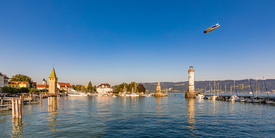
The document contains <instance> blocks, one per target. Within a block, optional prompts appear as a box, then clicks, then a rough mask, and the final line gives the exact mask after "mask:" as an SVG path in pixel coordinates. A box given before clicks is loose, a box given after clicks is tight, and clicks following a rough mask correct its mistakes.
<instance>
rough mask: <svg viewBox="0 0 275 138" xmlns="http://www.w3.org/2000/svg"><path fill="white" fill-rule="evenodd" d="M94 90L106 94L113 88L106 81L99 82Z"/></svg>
mask: <svg viewBox="0 0 275 138" xmlns="http://www.w3.org/2000/svg"><path fill="white" fill-rule="evenodd" d="M96 91H97V92H98V94H99V95H103V94H108V93H112V92H113V88H112V86H111V85H110V84H108V83H101V84H100V85H98V86H97V88H96Z"/></svg>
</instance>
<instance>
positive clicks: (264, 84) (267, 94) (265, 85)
mask: <svg viewBox="0 0 275 138" xmlns="http://www.w3.org/2000/svg"><path fill="white" fill-rule="evenodd" d="M263 79H264V77H263ZM264 86H265V92H266V94H267V97H268V98H269V95H268V91H267V88H266V83H265V79H264Z"/></svg>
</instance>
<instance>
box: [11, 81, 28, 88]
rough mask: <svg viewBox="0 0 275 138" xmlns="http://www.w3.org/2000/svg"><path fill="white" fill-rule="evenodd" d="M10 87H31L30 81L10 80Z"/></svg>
mask: <svg viewBox="0 0 275 138" xmlns="http://www.w3.org/2000/svg"><path fill="white" fill-rule="evenodd" d="M8 87H12V88H18V89H19V88H30V83H29V82H27V81H8Z"/></svg>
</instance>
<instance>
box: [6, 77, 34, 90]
mask: <svg viewBox="0 0 275 138" xmlns="http://www.w3.org/2000/svg"><path fill="white" fill-rule="evenodd" d="M10 81H27V82H29V84H30V88H32V85H33V81H32V79H31V78H30V77H29V76H27V75H23V74H16V75H14V76H12V77H11V79H10Z"/></svg>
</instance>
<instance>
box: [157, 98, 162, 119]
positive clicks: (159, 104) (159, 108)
mask: <svg viewBox="0 0 275 138" xmlns="http://www.w3.org/2000/svg"><path fill="white" fill-rule="evenodd" d="M155 98H156V109H157V115H161V114H160V113H161V98H162V97H155Z"/></svg>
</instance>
